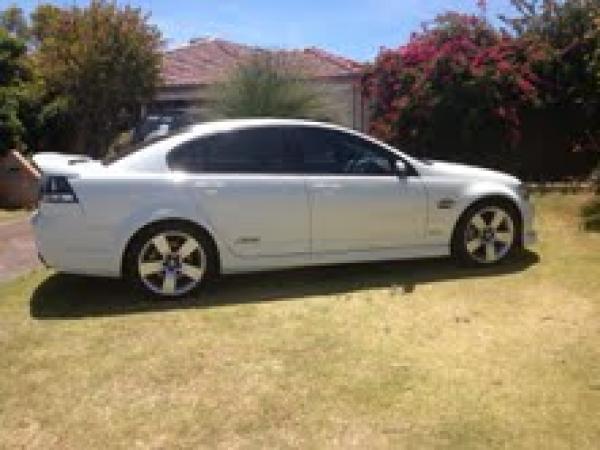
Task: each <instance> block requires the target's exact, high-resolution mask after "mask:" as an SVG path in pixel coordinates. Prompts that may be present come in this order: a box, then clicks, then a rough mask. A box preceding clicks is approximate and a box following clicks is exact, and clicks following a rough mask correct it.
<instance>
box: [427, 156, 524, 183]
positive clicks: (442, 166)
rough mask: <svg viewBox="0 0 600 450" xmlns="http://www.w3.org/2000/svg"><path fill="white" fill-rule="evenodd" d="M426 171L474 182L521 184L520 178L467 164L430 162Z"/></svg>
mask: <svg viewBox="0 0 600 450" xmlns="http://www.w3.org/2000/svg"><path fill="white" fill-rule="evenodd" d="M425 171H427V172H429V174H431V175H438V176H450V177H456V178H461V179H464V178H468V179H472V180H482V181H497V182H501V183H504V184H519V183H520V181H519V179H518V178H516V177H514V176H512V175H509V174H507V173H503V172H498V171H495V170H490V169H484V168H482V167H475V166H468V165H466V164H458V163H450V162H445V161H430V163H429V164H428V165H427V166H426V168H425Z"/></svg>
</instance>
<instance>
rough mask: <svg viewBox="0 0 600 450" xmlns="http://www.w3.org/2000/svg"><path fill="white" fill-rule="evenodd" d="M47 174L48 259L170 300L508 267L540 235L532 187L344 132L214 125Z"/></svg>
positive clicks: (297, 125) (43, 229)
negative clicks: (327, 277) (378, 272)
mask: <svg viewBox="0 0 600 450" xmlns="http://www.w3.org/2000/svg"><path fill="white" fill-rule="evenodd" d="M41 168H42V170H43V171H44V174H45V176H44V181H43V184H42V189H41V197H40V204H39V209H38V211H37V212H36V213H35V214H34V216H33V219H32V222H33V225H34V228H35V234H36V238H37V244H38V249H39V253H40V257H41V258H42V260H43V261H44V262H45V263H46V264H47V265H48V266H51V267H54V268H55V269H56V270H58V271H61V272H68V273H77V274H88V275H99V276H107V277H120V276H123V277H125V278H127V279H128V280H130V281H131V282H132V283H134V284H135V285H137V286H138V287H140V288H142V289H143V290H145V291H147V292H148V293H151V294H153V295H157V296H161V297H179V296H183V295H186V294H188V293H190V292H191V291H192V290H194V289H195V288H197V287H199V286H200V285H201V284H202V283H203V282H204V281H206V280H207V279H209V278H211V277H214V276H215V275H217V274H220V273H223V274H229V273H239V272H251V271H260V270H268V269H276V268H277V269H278V268H289V267H299V266H308V265H319V264H337V263H348V262H359V261H374V260H389V259H405V258H424V257H440V256H447V255H452V256H454V257H456V258H457V259H459V260H461V261H463V262H467V263H470V264H474V265H489V264H496V263H500V262H501V261H503V260H505V259H506V258H507V257H508V256H509V255H511V254H512V253H514V252H515V251H517V250H518V249H520V248H522V247H523V246H525V245H528V244H530V243H531V242H532V241H533V240H534V239H535V232H534V231H533V229H532V216H533V210H532V207H531V205H530V203H529V201H528V195H527V192H526V189H525V188H524V186H523V184H522V183H521V182H520V181H519V180H518V179H516V178H514V177H512V176H510V175H506V174H503V173H498V172H494V171H491V170H485V169H479V168H474V167H468V166H464V165H459V164H450V163H444V162H437V161H423V160H419V159H416V158H413V157H411V156H409V155H406V154H404V153H402V152H400V151H398V150H397V149H395V148H393V147H390V146H389V145H386V144H384V143H382V142H379V141H377V140H375V139H373V138H371V137H368V136H365V135H363V134H360V133H357V132H355V131H351V130H347V129H344V128H341V127H338V126H334V125H330V124H322V123H316V122H308V121H301V120H277V119H252V120H250V119H248V120H231V121H220V122H212V123H205V124H199V125H194V126H192V127H190V128H187V129H185V130H183V131H181V132H179V133H177V134H175V135H172V136H167V137H166V138H164V139H163V140H161V141H159V142H156V143H152V144H149V145H147V146H145V147H144V148H142V149H140V150H138V151H136V152H135V153H131V154H129V155H127V156H125V157H123V158H121V159H119V160H117V161H113V162H112V163H110V164H106V165H102V164H99V163H98V162H93V161H90V162H85V161H84V162H81V161H78V162H77V164H70V163H66V164H58V165H57V164H55V165H50V167H47V168H46V169H45V168H44V167H41Z"/></svg>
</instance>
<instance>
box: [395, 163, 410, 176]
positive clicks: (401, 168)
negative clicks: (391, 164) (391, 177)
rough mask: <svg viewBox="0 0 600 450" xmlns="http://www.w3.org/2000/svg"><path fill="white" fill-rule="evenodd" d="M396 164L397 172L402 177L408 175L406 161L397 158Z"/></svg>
mask: <svg viewBox="0 0 600 450" xmlns="http://www.w3.org/2000/svg"><path fill="white" fill-rule="evenodd" d="M395 166H396V173H397V174H398V175H399V176H401V177H406V176H408V166H407V165H406V163H405V162H404V161H402V160H401V159H399V160H397V161H396V162H395Z"/></svg>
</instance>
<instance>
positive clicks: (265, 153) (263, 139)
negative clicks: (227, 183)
mask: <svg viewBox="0 0 600 450" xmlns="http://www.w3.org/2000/svg"><path fill="white" fill-rule="evenodd" d="M169 166H170V167H171V169H174V170H183V171H186V172H218V173H290V172H293V164H292V161H291V159H290V153H289V152H288V151H287V148H286V145H285V139H284V133H283V131H282V130H281V129H279V128H254V129H248V130H235V131H230V132H225V133H220V134H215V135H212V136H207V137H203V138H200V139H196V140H193V141H190V142H188V143H186V144H183V145H182V146H180V147H178V148H176V149H175V150H173V151H172V152H171V155H170V156H169Z"/></svg>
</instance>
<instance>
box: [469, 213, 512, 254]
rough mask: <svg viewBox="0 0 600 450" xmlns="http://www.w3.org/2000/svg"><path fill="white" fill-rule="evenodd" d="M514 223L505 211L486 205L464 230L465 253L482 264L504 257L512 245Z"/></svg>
mask: <svg viewBox="0 0 600 450" xmlns="http://www.w3.org/2000/svg"><path fill="white" fill-rule="evenodd" d="M514 237H515V224H514V222H513V219H512V217H511V216H510V214H508V213H507V212H506V211H504V210H503V209H501V208H498V207H495V206H493V207H488V208H484V209H482V210H481V211H478V212H477V213H476V214H475V215H474V216H473V217H472V218H471V220H470V221H469V223H468V225H467V229H466V230H465V245H466V249H467V253H468V254H469V255H470V256H471V258H473V259H474V260H475V261H477V262H480V263H483V264H491V263H495V262H497V261H499V260H501V259H502V258H504V257H505V256H506V255H507V254H508V252H510V249H511V247H512V244H513V242H514Z"/></svg>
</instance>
